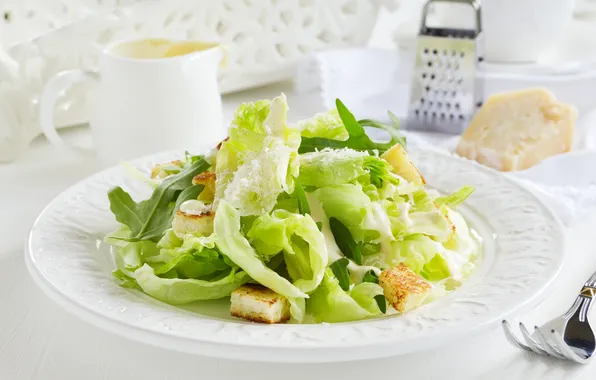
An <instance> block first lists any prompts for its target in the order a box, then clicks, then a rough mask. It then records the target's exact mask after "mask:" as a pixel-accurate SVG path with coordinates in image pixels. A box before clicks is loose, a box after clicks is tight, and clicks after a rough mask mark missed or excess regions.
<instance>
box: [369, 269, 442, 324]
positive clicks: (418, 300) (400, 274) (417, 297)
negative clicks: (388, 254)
mask: <svg viewBox="0 0 596 380" xmlns="http://www.w3.org/2000/svg"><path fill="white" fill-rule="evenodd" d="M379 285H381V287H382V288H383V293H384V294H385V298H386V299H387V301H388V302H389V303H390V304H391V305H392V306H393V308H394V309H395V310H397V311H399V312H400V313H405V312H406V311H409V310H412V309H415V308H417V307H418V306H420V305H421V304H422V303H423V302H424V300H425V299H426V297H428V295H429V294H430V291H431V289H432V286H431V285H430V284H429V283H428V282H426V281H425V280H424V279H423V278H422V277H420V276H419V275H417V274H416V273H414V272H412V271H411V270H410V268H408V266H407V265H405V264H404V263H399V265H397V266H396V267H394V268H391V269H387V270H384V271H382V272H381V275H380V276H379Z"/></svg>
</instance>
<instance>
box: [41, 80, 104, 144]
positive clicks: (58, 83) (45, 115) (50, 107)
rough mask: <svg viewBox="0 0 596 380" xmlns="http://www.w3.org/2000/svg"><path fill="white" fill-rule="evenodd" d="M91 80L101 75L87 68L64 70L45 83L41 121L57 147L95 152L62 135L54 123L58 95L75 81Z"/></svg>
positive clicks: (48, 136) (43, 129) (47, 134)
mask: <svg viewBox="0 0 596 380" xmlns="http://www.w3.org/2000/svg"><path fill="white" fill-rule="evenodd" d="M89 80H92V81H96V82H97V81H99V75H98V74H97V73H94V72H91V71H85V70H68V71H62V72H60V73H58V74H56V75H55V76H53V77H52V78H51V79H50V80H49V81H48V83H47V84H46V85H45V87H44V89H43V93H42V95H41V100H40V104H39V122H40V124H41V129H42V131H43V133H44V135H45V136H46V138H47V139H48V141H49V142H50V143H51V144H52V145H54V146H56V147H59V148H63V149H67V150H69V151H71V152H72V153H77V154H89V153H91V152H94V149H93V148H86V147H81V146H78V145H75V144H72V143H70V142H68V141H66V140H64V139H63V138H62V137H60V135H59V134H58V132H57V131H56V125H55V124H54V107H55V106H56V102H57V101H58V97H59V96H60V95H62V94H63V93H64V92H65V91H66V90H68V89H69V88H70V87H72V86H73V85H74V84H75V83H78V82H85V81H89Z"/></svg>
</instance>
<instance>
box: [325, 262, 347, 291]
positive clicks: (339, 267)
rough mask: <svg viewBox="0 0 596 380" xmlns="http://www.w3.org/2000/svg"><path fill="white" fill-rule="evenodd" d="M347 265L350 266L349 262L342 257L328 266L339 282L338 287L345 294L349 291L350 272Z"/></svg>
mask: <svg viewBox="0 0 596 380" xmlns="http://www.w3.org/2000/svg"><path fill="white" fill-rule="evenodd" d="M348 264H350V260H348V259H346V258H345V257H342V258H341V259H339V260H336V261H334V262H333V264H331V265H330V266H329V268H331V270H332V271H333V274H334V275H335V277H336V278H337V281H339V287H340V288H342V289H343V290H345V291H346V292H347V291H348V290H350V271H349V270H348Z"/></svg>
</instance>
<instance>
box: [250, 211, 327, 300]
mask: <svg viewBox="0 0 596 380" xmlns="http://www.w3.org/2000/svg"><path fill="white" fill-rule="evenodd" d="M247 237H248V238H249V240H250V242H251V243H252V245H253V246H254V247H255V249H256V251H257V252H258V253H259V254H261V255H272V254H276V253H278V252H280V251H283V254H284V259H285V262H286V267H287V270H288V273H289V275H290V278H291V279H292V281H294V285H295V286H296V287H297V288H298V289H300V290H301V291H303V292H304V293H309V292H311V291H313V290H314V289H315V288H316V287H317V286H318V285H319V284H320V282H321V280H322V279H323V272H324V271H325V267H326V266H327V247H326V246H325V240H324V237H323V234H322V233H321V231H319V229H318V227H317V224H316V223H315V221H314V220H313V219H312V218H311V217H310V215H300V214H293V213H290V212H287V211H285V210H276V211H274V212H273V213H272V214H271V215H263V216H261V217H259V218H258V219H257V220H256V221H255V222H254V224H253V226H252V228H251V229H250V231H249V232H248V233H247Z"/></svg>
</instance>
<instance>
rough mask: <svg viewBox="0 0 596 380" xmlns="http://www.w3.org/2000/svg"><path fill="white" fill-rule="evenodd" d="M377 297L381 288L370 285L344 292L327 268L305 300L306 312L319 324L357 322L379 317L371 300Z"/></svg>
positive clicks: (365, 284) (376, 308)
mask: <svg viewBox="0 0 596 380" xmlns="http://www.w3.org/2000/svg"><path fill="white" fill-rule="evenodd" d="M379 294H383V289H382V288H381V287H380V286H379V285H377V284H373V283H370V282H367V283H362V284H358V285H356V286H355V287H354V288H353V289H352V291H351V292H350V293H348V292H345V291H344V290H342V288H341V287H340V286H339V282H338V280H337V279H336V278H335V277H334V276H333V273H332V272H331V269H327V270H326V271H325V276H324V278H323V281H322V282H321V285H320V286H319V287H318V288H317V289H316V290H315V291H314V292H313V293H312V294H311V295H310V298H309V299H308V300H307V301H306V310H307V312H309V313H310V314H312V316H313V317H314V318H315V320H316V322H319V323H320V322H329V323H333V322H348V321H357V320H360V319H365V318H370V317H374V316H376V315H380V314H382V313H381V310H380V309H379V307H378V305H377V302H376V300H375V299H374V297H375V296H376V295H379Z"/></svg>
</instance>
